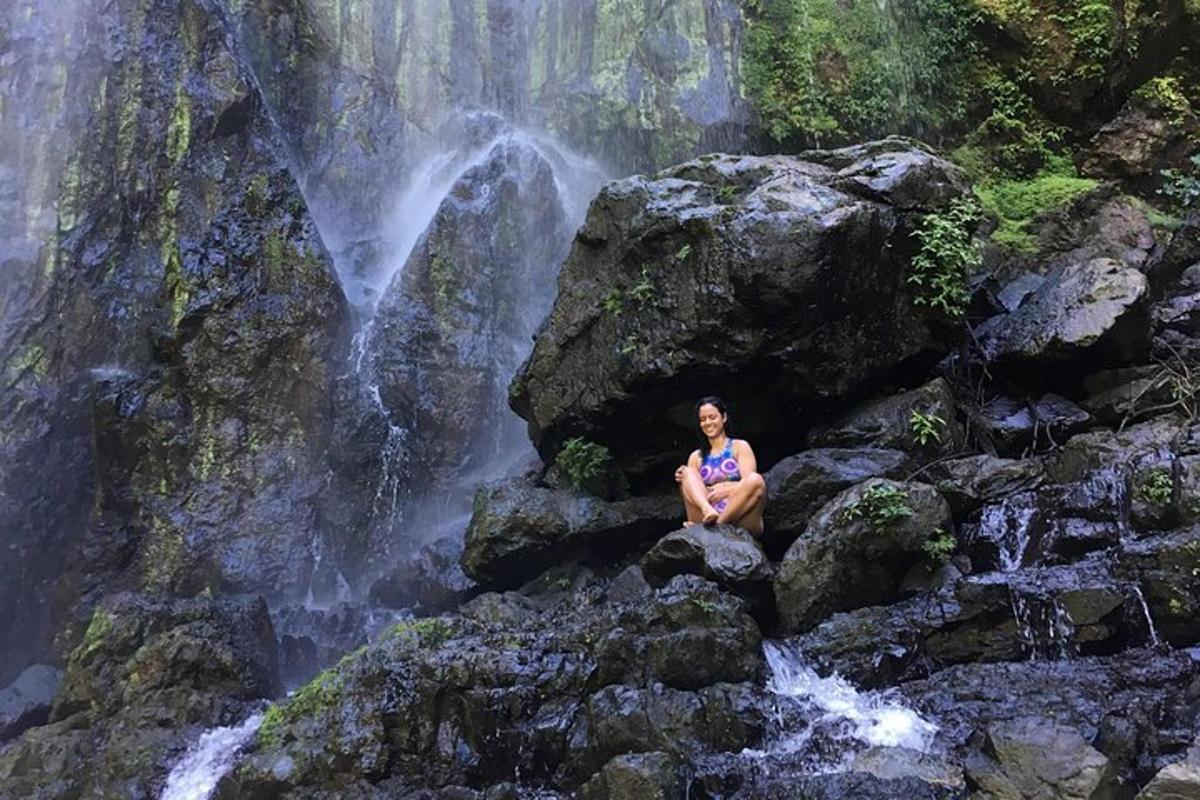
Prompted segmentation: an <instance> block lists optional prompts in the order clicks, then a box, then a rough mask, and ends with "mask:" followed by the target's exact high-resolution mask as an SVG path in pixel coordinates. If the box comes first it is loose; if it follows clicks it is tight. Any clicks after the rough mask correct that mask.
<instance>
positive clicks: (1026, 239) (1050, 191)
mask: <svg viewBox="0 0 1200 800" xmlns="http://www.w3.org/2000/svg"><path fill="white" fill-rule="evenodd" d="M1098 185H1099V182H1098V181H1095V180H1092V179H1091V178H1080V177H1077V176H1076V175H1075V172H1074V168H1073V167H1072V166H1070V163H1069V162H1068V161H1066V160H1065V159H1061V158H1059V159H1052V160H1051V162H1050V165H1049V167H1048V168H1047V170H1046V171H1044V172H1042V173H1041V174H1039V175H1038V176H1037V177H1035V178H1031V179H1028V180H998V181H995V182H992V183H986V184H984V185H983V186H980V187H978V188H977V189H976V190H975V193H976V194H977V195H978V196H979V202H980V204H981V205H982V206H983V210H984V211H986V212H987V213H989V214H991V215H992V216H994V217H996V218H997V219H998V220H999V225H998V226H997V228H996V230H995V231H994V232H993V233H992V237H991V238H992V241H993V242H995V243H996V244H999V245H1003V246H1005V247H1010V248H1012V249H1014V250H1021V251H1024V252H1034V251H1036V250H1037V239H1036V237H1035V236H1034V235H1033V232H1032V231H1031V230H1030V229H1029V224H1030V223H1031V222H1032V221H1033V220H1034V219H1035V218H1036V217H1038V216H1040V215H1042V214H1045V213H1046V212H1048V211H1053V210H1054V209H1056V208H1059V207H1061V206H1063V205H1066V204H1067V203H1069V202H1071V201H1072V200H1074V199H1075V198H1077V197H1079V196H1080V195H1082V194H1086V193H1087V192H1090V191H1091V190H1092V189H1095V188H1096V187H1097V186H1098Z"/></svg>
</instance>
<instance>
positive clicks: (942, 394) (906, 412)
mask: <svg viewBox="0 0 1200 800" xmlns="http://www.w3.org/2000/svg"><path fill="white" fill-rule="evenodd" d="M808 443H809V445H810V446H813V447H843V448H849V447H879V448H889V449H894V450H903V451H904V452H906V453H909V454H910V455H912V456H913V460H914V461H916V462H918V463H920V462H923V461H928V460H933V459H935V458H937V457H939V456H945V455H948V454H951V453H957V452H960V451H961V450H962V449H963V447H964V445H965V434H964V432H963V428H962V425H961V424H960V423H959V421H958V418H957V416H956V410H955V403H954V395H953V394H952V393H951V391H950V384H949V383H947V382H946V380H945V379H944V378H937V379H935V380H933V381H930V382H929V383H927V384H925V385H924V386H921V387H920V388H917V389H913V390H912V391H908V392H903V393H901V394H897V395H892V396H890V397H884V398H881V399H878V400H874V401H871V402H869V403H865V404H863V405H860V406H858V407H857V408H854V409H852V410H851V411H849V412H847V413H846V414H844V415H842V416H841V417H839V418H837V419H835V420H834V421H833V422H832V423H830V425H829V426H828V427H825V428H822V429H820V430H817V431H814V432H812V433H810V434H809V436H808Z"/></svg>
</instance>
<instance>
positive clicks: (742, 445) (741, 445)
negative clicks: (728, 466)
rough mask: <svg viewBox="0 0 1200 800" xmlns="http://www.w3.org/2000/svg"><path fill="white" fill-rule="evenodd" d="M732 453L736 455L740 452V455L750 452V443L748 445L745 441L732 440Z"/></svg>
mask: <svg viewBox="0 0 1200 800" xmlns="http://www.w3.org/2000/svg"><path fill="white" fill-rule="evenodd" d="M733 451H734V452H735V453H737V452H742V453H747V452H751V450H750V443H749V442H747V441H746V440H745V439H734V440H733Z"/></svg>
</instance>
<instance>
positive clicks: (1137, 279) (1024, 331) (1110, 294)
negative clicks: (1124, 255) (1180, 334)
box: [975, 258, 1150, 377]
mask: <svg viewBox="0 0 1200 800" xmlns="http://www.w3.org/2000/svg"><path fill="white" fill-rule="evenodd" d="M1147 291H1148V287H1147V282H1146V276H1145V275H1143V274H1142V273H1141V272H1139V271H1137V270H1136V269H1132V268H1130V267H1126V266H1123V265H1121V264H1119V263H1118V262H1116V261H1113V260H1112V259H1104V258H1098V259H1093V260H1090V261H1079V262H1074V263H1071V264H1068V265H1066V266H1065V267H1062V268H1061V269H1058V270H1056V271H1055V272H1053V273H1052V274H1050V275H1049V276H1047V278H1046V280H1045V281H1044V282H1043V283H1042V284H1041V285H1040V286H1039V287H1038V288H1037V290H1036V291H1034V292H1032V293H1031V294H1030V295H1028V296H1027V297H1026V298H1025V299H1024V301H1023V302H1022V303H1021V304H1020V306H1019V307H1017V309H1016V310H1015V311H1012V312H1011V313H1007V314H1002V315H999V316H996V317H992V318H991V319H989V320H987V321H986V322H984V323H983V324H982V325H980V326H979V327H978V328H977V329H976V330H975V335H976V337H977V338H978V340H979V343H980V346H981V348H982V349H983V352H984V355H985V356H986V357H987V358H988V359H990V360H993V361H997V362H1000V363H1001V364H1002V365H1008V366H1011V367H1012V368H1013V369H1014V370H1015V369H1022V370H1025V371H1028V370H1030V369H1031V368H1036V367H1040V368H1042V369H1043V370H1044V371H1045V374H1046V375H1049V373H1050V370H1052V369H1058V370H1060V371H1061V370H1062V368H1063V367H1064V366H1073V365H1076V364H1087V363H1097V362H1099V363H1114V362H1115V363H1123V362H1127V361H1128V360H1130V359H1133V358H1135V357H1137V356H1139V355H1144V354H1145V353H1146V352H1147V350H1148V349H1149V346H1150V340H1149V331H1150V328H1149V315H1148V312H1147V309H1146V304H1145V299H1146V297H1147ZM1038 374H1042V373H1038ZM1051 377H1053V376H1051Z"/></svg>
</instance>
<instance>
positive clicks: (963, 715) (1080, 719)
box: [900, 650, 1200, 785]
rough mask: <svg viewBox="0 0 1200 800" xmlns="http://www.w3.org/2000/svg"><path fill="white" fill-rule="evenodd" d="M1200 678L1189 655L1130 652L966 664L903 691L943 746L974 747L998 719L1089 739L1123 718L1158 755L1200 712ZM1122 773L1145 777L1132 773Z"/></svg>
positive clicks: (1129, 777) (1174, 745) (1132, 780)
mask: <svg viewBox="0 0 1200 800" xmlns="http://www.w3.org/2000/svg"><path fill="white" fill-rule="evenodd" d="M1197 677H1200V665H1198V664H1197V662H1196V661H1194V660H1193V659H1192V658H1190V657H1189V656H1188V655H1186V654H1184V653H1180V652H1173V653H1168V654H1164V653H1160V652H1155V651H1152V650H1129V651H1126V652H1123V653H1119V654H1116V655H1110V656H1093V657H1085V658H1080V659H1074V660H1069V661H1021V662H1013V663H991V664H962V665H957V666H953V667H949V668H947V669H943V670H941V671H939V672H937V673H935V674H934V675H931V676H930V677H929V678H928V679H926V680H920V681H912V682H908V683H905V684H903V685H902V686H901V687H900V691H901V692H902V693H903V695H904V696H905V697H907V698H908V699H909V701H910V702H911V703H913V704H914V705H915V707H916V708H918V709H919V710H920V711H921V713H922V714H928V715H930V716H931V717H932V718H934V719H936V720H937V721H938V725H939V729H940V730H939V733H938V744H939V745H940V746H944V747H947V748H951V749H953V750H954V751H956V752H964V751H970V750H972V749H974V747H975V743H976V742H977V741H978V734H979V732H981V731H983V730H986V729H987V728H990V727H991V726H992V725H994V724H998V723H1004V722H1019V721H1021V720H1024V719H1030V718H1033V719H1042V720H1054V721H1055V722H1056V723H1057V724H1058V725H1063V726H1067V727H1070V728H1073V729H1074V730H1075V731H1077V732H1078V733H1079V734H1080V735H1081V736H1083V737H1084V740H1085V742H1086V741H1088V740H1089V739H1090V738H1091V737H1092V736H1094V732H1095V731H1097V730H1098V729H1099V728H1100V726H1101V724H1102V723H1103V721H1104V720H1105V719H1106V718H1109V717H1110V715H1117V716H1120V717H1123V718H1125V719H1127V720H1129V721H1131V722H1132V723H1133V724H1134V725H1135V727H1136V728H1137V731H1138V732H1137V737H1138V738H1139V739H1140V740H1141V741H1142V742H1143V746H1145V747H1147V748H1148V749H1149V753H1153V752H1155V751H1156V750H1158V749H1160V748H1169V749H1174V748H1178V747H1179V743H1178V737H1179V734H1180V732H1182V731H1190V730H1191V726H1192V725H1193V721H1194V720H1195V718H1196V712H1197V709H1196V706H1195V702H1194V701H1193V700H1190V699H1188V698H1189V697H1190V690H1189V686H1190V685H1192V683H1193V682H1194V681H1195V680H1196V678H1197ZM1191 739H1192V734H1191V733H1190V732H1189V733H1188V734H1187V739H1186V742H1187V743H1190V741H1191ZM1083 752H1086V751H1083ZM1149 753H1147V752H1146V751H1143V755H1148V754H1149ZM1121 778H1122V779H1123V780H1124V781H1125V782H1126V783H1127V784H1130V783H1132V784H1135V785H1136V783H1138V782H1140V780H1145V778H1144V777H1142V778H1140V779H1138V778H1137V777H1136V776H1135V775H1134V774H1133V773H1130V772H1126V773H1124V774H1122V775H1121Z"/></svg>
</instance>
